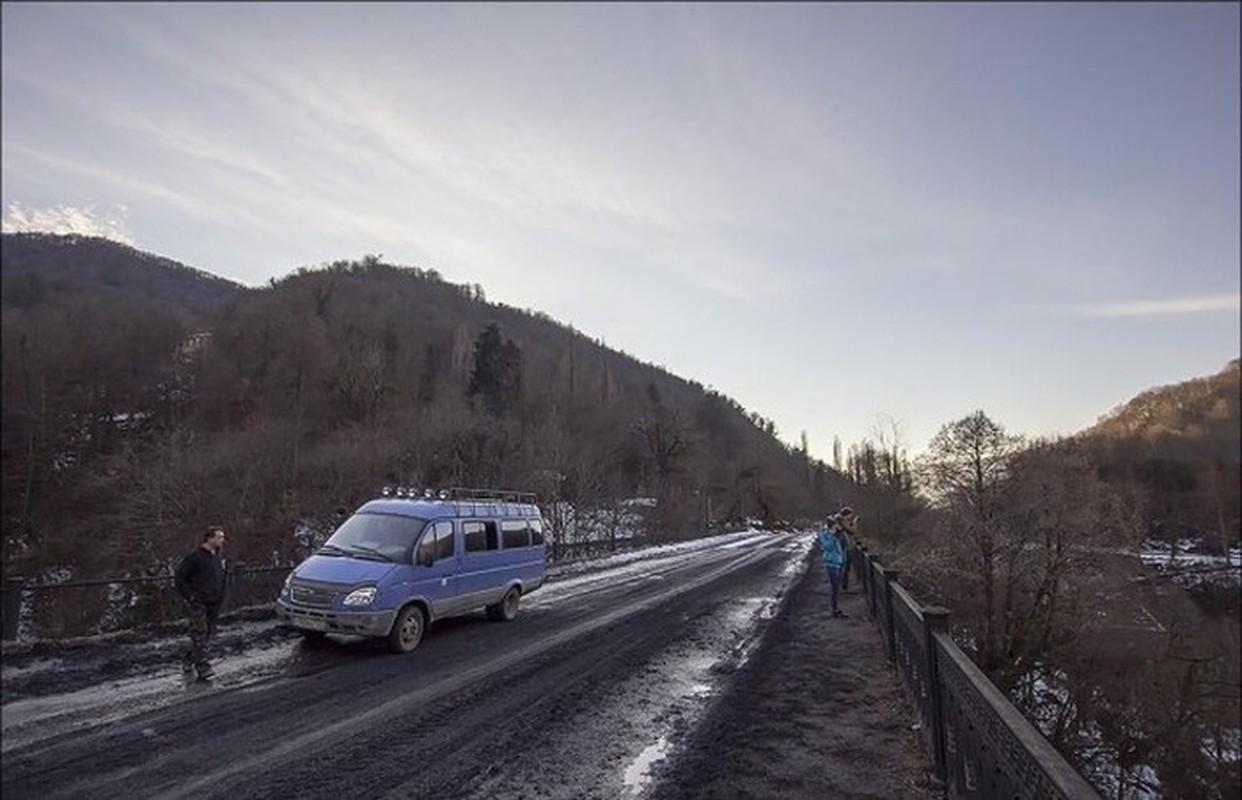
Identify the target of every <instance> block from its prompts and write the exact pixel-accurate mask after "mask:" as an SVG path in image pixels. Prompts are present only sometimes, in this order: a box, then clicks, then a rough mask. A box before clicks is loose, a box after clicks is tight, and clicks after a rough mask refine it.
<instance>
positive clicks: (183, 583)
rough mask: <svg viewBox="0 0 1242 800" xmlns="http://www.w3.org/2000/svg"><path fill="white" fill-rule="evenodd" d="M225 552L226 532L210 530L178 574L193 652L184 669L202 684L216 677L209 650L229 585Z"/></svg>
mask: <svg viewBox="0 0 1242 800" xmlns="http://www.w3.org/2000/svg"><path fill="white" fill-rule="evenodd" d="M223 548H224V528H222V527H221V526H219V525H212V526H210V527H208V528H207V530H206V531H204V532H203V540H202V542H201V543H200V544H199V546H198V547H196V548H194V549H193V550H192V551H191V552H190V553H188V554H187V555H186V557H185V558H183V559H181V563H180V564H179V565H178V566H177V572H176V574H175V578H176V587H177V594H179V595H181V598H182V599H183V600H185V605H186V617H187V627H188V628H189V634H190V649H189V650H188V651H187V652H186V654H185V656H184V657H183V658H182V660H181V667H182V670H183V671H184V672H185V673H186V674H187V675H188V674H190V673H193V672H197V673H198V679H199V680H200V681H209V680H211V679H212V678H214V677H215V671H214V670H213V669H212V668H211V662H210V661H209V660H208V658H207V648H208V645H209V644H210V643H211V637H212V635H213V634H214V633H215V632H216V620H217V619H219V617H220V606H221V604H223V603H224V592H225V589H226V587H227V585H228V564H227V563H226V561H225V559H224V556H223V555H222V554H221V552H220V551H221V550H222V549H223Z"/></svg>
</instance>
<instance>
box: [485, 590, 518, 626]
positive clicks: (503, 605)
mask: <svg viewBox="0 0 1242 800" xmlns="http://www.w3.org/2000/svg"><path fill="white" fill-rule="evenodd" d="M521 597H522V591H521V590H520V589H518V587H516V586H513V587H510V589H509V591H507V592H505V596H504V597H502V598H500V602H499V603H496V604H495V605H490V606H488V607H487V617H488V619H492V620H495V621H496V622H512V621H513V618H514V617H516V616H517V613H518V605H519V603H520V602H521Z"/></svg>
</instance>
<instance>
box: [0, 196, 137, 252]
mask: <svg viewBox="0 0 1242 800" xmlns="http://www.w3.org/2000/svg"><path fill="white" fill-rule="evenodd" d="M126 214H127V210H126V208H125V207H124V206H118V207H117V208H116V210H115V211H113V212H99V211H96V210H95V208H94V206H87V207H85V208H79V207H75V206H63V205H62V206H54V207H52V208H27V207H26V206H24V205H23V204H21V203H17V202H12V203H9V204H8V205H7V206H6V207H5V209H4V219H3V223H0V227H3V231H4V233H59V234H76V235H78V236H100V237H103V238H105V239H111V240H112V241H114V242H120V243H121V244H127V245H130V246H131V247H132V246H133V245H134V237H133V235H132V234H130V232H129V230H128V229H127V227H126V223H125V217H126Z"/></svg>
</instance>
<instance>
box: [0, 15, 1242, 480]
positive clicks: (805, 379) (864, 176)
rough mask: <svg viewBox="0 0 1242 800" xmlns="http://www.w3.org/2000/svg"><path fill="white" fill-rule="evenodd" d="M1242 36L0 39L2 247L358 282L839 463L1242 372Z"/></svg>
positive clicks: (434, 21) (460, 21)
mask: <svg viewBox="0 0 1242 800" xmlns="http://www.w3.org/2000/svg"><path fill="white" fill-rule="evenodd" d="M1239 30H1240V24H1239V4H1237V3H1170V4H1160V3H1101V4H1092V3H1066V4H1057V3H996V4H973V3H949V4H942V5H938V4H931V3H917V4H908V5H907V4H901V3H892V4H887V3H840V4H838V3H823V4H814V3H791V4H783V3H771V4H748V3H722V4H712V3H688V4H677V3H667V4H666V3H659V4H645V3H635V4H630V3H603V4H591V3H583V4H562V3H551V4H518V3H514V4H489V3H467V4H457V3H449V4H398V3H375V4H368V3H352V4H334V3H306V4H295V3H289V4H285V3H278V4H264V3H245V4H241V3H236V4H235V3H220V4H212V3H205V4H194V3H176V4H163V3H141V4H127V3H98V4H94V3H91V4H76V3H48V4H43V3H4V4H3V19H2V25H0V32H2V36H3V47H2V50H0V56H2V60H3V85H2V88H0V103H2V106H3V107H2V114H0V126H2V128H3V147H2V153H3V159H2V161H3V163H2V176H0V207H2V209H3V229H4V230H5V231H18V230H43V231H54V232H76V233H82V234H95V235H103V236H108V237H110V238H113V239H116V240H118V241H122V242H125V243H127V244H130V245H132V246H134V247H136V248H138V249H140V250H144V251H148V252H151V253H155V254H158V255H161V256H164V257H167V258H171V259H174V260H177V261H180V262H182V263H184V264H187V265H189V266H191V267H195V268H198V269H203V270H206V271H208V272H212V273H215V274H217V275H221V276H223V277H226V278H229V279H232V280H235V281H238V282H240V283H243V284H246V285H248V286H261V285H264V284H266V283H267V282H268V281H269V280H270V279H272V278H280V277H281V276H284V275H286V274H288V273H290V272H292V271H294V270H296V269H298V268H299V267H314V266H317V265H323V264H327V263H330V262H332V261H335V260H338V259H358V258H361V257H362V256H364V255H367V254H375V255H380V256H382V258H383V260H384V261H387V262H389V263H395V264H400V265H405V266H416V267H420V268H424V269H435V270H437V271H439V272H440V273H441V274H442V275H443V277H444V278H445V279H446V280H448V281H451V282H453V283H469V284H476V283H477V284H479V285H481V286H482V287H483V289H484V291H485V293H486V296H487V298H488V299H489V300H490V301H492V302H502V303H505V304H507V305H510V306H514V307H517V308H525V309H530V310H533V311H539V312H542V313H545V314H547V315H549V316H551V317H552V318H554V319H556V320H557V321H559V322H561V323H564V324H569V325H573V326H574V327H575V328H576V329H577V330H579V331H581V332H582V333H584V334H586V335H587V336H590V337H592V338H596V339H599V340H601V341H602V342H604V343H605V344H606V345H607V346H609V347H611V348H613V349H617V350H621V351H623V352H625V353H627V354H629V355H631V356H633V357H635V358H637V359H639V360H641V361H645V362H648V363H652V364H656V365H659V366H661V367H663V368H665V369H666V370H668V371H669V372H672V373H674V374H676V375H679V376H681V377H683V378H686V379H690V380H695V381H698V382H699V383H701V384H703V385H704V386H707V387H709V388H712V389H715V390H717V391H719V392H721V393H723V394H725V395H728V396H729V397H732V398H733V399H734V400H736V401H737V402H739V403H740V404H741V405H742V406H744V407H745V408H746V409H747V410H749V411H752V412H755V413H758V414H760V415H761V416H763V417H764V418H766V419H768V420H771V421H772V422H773V423H775V426H776V429H777V433H778V436H779V437H780V438H781V439H782V440H783V441H785V442H787V443H789V444H791V445H799V444H800V441H801V437H802V435H803V434H805V435H806V438H807V442H808V444H809V448H810V452H811V454H812V455H813V456H817V457H819V458H822V459H824V460H826V461H830V460H831V457H832V451H833V441H834V438H838V439H839V440H840V441H841V443H842V445H843V446H844V447H845V448H847V449H848V447H849V446H850V445H851V444H854V443H857V442H860V441H862V440H863V439H872V440H876V439H878V438H880V437H881V436H883V437H886V438H887V439H888V440H889V441H892V440H894V439H896V440H897V441H898V442H899V443H900V444H902V445H904V446H906V447H907V448H908V450H909V451H910V453H911V454H912V455H916V454H918V453H919V452H921V451H923V450H925V449H926V447H927V445H928V443H929V441H930V440H931V438H932V437H933V436H934V435H935V433H936V432H937V431H938V430H939V429H940V428H941V427H943V426H944V425H946V424H948V423H951V422H953V421H955V420H958V419H961V418H962V417H965V416H967V415H969V414H971V413H972V412H974V411H975V410H982V411H984V412H985V413H986V414H987V415H988V416H989V417H991V418H992V419H993V420H995V421H996V422H999V423H1000V424H1002V425H1003V426H1005V428H1006V429H1007V430H1008V431H1010V432H1011V433H1016V434H1023V435H1026V436H1030V437H1037V436H1056V435H1064V434H1070V433H1073V432H1075V431H1078V430H1081V429H1083V428H1085V427H1087V426H1090V425H1091V424H1093V423H1094V422H1096V421H1097V420H1098V419H1099V417H1101V416H1102V415H1104V414H1106V413H1108V412H1109V411H1110V410H1112V409H1113V408H1115V407H1117V406H1118V405H1120V404H1122V403H1124V402H1125V401H1127V400H1129V399H1130V398H1132V397H1133V396H1135V395H1137V394H1139V393H1140V392H1143V391H1145V390H1146V389H1149V388H1152V387H1154V386H1160V385H1166V384H1171V383H1178V382H1181V381H1184V380H1188V379H1191V378H1195V377H1200V376H1205V375H1210V374H1214V373H1216V372H1218V371H1219V370H1220V369H1222V368H1223V367H1224V366H1225V365H1226V364H1227V363H1228V362H1229V361H1230V360H1232V359H1235V358H1238V356H1239V352H1240V351H1242V333H1240V332H1239V330H1240V309H1239V297H1240V295H1242V266H1240V259H1239V254H1240V252H1242V233H1240V230H1239V218H1240V217H1242V209H1240V202H1239V174H1240V171H1242V165H1240V159H1239V153H1240V151H1242V140H1240V133H1239V120H1240V117H1242V111H1240V109H1239V96H1240V95H1242V82H1240V79H1239Z"/></svg>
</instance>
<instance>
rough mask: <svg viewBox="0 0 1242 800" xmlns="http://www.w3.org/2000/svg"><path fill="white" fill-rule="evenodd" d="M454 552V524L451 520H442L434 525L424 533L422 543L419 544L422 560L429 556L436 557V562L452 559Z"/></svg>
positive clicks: (419, 553)
mask: <svg viewBox="0 0 1242 800" xmlns="http://www.w3.org/2000/svg"><path fill="white" fill-rule="evenodd" d="M453 552H454V542H453V523H452V522H450V521H449V520H440V521H439V522H436V523H433V524H432V525H431V526H429V527H428V528H427V530H426V532H424V533H423V538H422V541H420V542H419V543H418V555H419V559H420V560H422V559H423V558H424V557H425V556H427V555H431V556H434V557H435V560H436V561H440V560H442V559H445V558H452V557H453Z"/></svg>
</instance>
